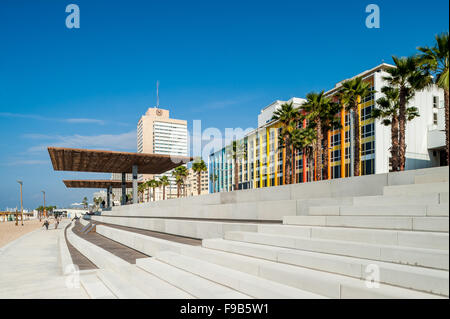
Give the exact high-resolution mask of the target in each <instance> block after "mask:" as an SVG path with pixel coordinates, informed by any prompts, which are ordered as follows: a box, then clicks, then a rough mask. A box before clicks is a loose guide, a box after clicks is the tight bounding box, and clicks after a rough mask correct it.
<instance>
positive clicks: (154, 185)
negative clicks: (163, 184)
mask: <svg viewBox="0 0 450 319" xmlns="http://www.w3.org/2000/svg"><path fill="white" fill-rule="evenodd" d="M147 183H148V187H151V188H152V190H153V201H156V192H155V189H156V188H157V187H159V182H158V181H157V180H156V179H151V180H149V181H148V182H147Z"/></svg>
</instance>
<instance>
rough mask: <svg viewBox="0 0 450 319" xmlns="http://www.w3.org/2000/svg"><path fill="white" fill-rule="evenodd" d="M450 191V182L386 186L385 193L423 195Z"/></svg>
mask: <svg viewBox="0 0 450 319" xmlns="http://www.w3.org/2000/svg"><path fill="white" fill-rule="evenodd" d="M427 193H448V182H441V183H425V184H409V185H408V184H407V185H393V186H384V188H383V195H423V194H427Z"/></svg>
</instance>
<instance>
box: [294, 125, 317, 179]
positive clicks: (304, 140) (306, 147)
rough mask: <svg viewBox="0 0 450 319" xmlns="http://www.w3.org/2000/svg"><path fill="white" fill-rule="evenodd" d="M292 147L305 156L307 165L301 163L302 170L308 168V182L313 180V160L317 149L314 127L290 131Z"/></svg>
mask: <svg viewBox="0 0 450 319" xmlns="http://www.w3.org/2000/svg"><path fill="white" fill-rule="evenodd" d="M291 140H292V145H293V147H294V149H297V150H301V151H302V152H303V154H305V157H306V160H307V163H303V170H304V171H305V170H306V168H307V167H309V171H308V175H309V180H310V181H312V180H313V159H314V152H315V151H316V147H317V130H316V128H315V127H314V126H312V125H308V126H307V127H305V128H301V129H296V130H294V131H292V135H291Z"/></svg>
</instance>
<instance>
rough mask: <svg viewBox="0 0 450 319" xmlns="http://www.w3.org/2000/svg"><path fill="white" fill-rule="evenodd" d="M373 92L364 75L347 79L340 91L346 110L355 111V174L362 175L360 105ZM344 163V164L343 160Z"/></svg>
mask: <svg viewBox="0 0 450 319" xmlns="http://www.w3.org/2000/svg"><path fill="white" fill-rule="evenodd" d="M371 93H374V92H373V91H372V89H371V84H370V83H369V82H365V81H363V79H362V77H356V78H354V79H350V80H347V81H345V82H344V83H342V89H341V90H340V92H339V98H340V100H341V102H342V103H343V104H344V105H345V109H346V111H349V112H353V122H354V125H355V134H354V150H355V156H354V158H353V163H354V165H353V167H354V171H353V175H354V176H360V175H361V168H360V161H361V152H360V150H361V137H360V136H361V132H360V125H359V120H360V116H359V105H360V103H361V100H362V99H363V98H365V97H366V96H367V95H369V94H371ZM342 143H344V141H342ZM342 155H343V154H342ZM342 157H343V156H342ZM342 165H344V161H343V160H342Z"/></svg>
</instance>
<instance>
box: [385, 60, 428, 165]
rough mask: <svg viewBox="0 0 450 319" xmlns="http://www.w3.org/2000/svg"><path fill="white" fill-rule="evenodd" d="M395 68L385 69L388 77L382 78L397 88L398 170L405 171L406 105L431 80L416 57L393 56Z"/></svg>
mask: <svg viewBox="0 0 450 319" xmlns="http://www.w3.org/2000/svg"><path fill="white" fill-rule="evenodd" d="M392 59H393V60H394V63H395V67H392V68H388V69H386V72H387V73H388V74H389V76H386V77H383V79H384V80H385V81H387V83H388V84H389V86H392V87H395V88H398V90H399V97H398V103H399V104H398V126H399V134H398V135H399V136H398V141H399V149H398V154H399V170H400V171H403V170H405V164H406V141H405V136H406V122H407V112H406V103H407V102H408V100H409V99H410V98H411V97H413V96H414V94H415V91H418V90H422V89H424V88H425V87H427V86H428V85H430V83H431V81H432V79H431V77H430V75H429V73H428V72H426V71H424V70H423V69H420V63H419V58H418V57H402V58H398V57H395V56H393V57H392Z"/></svg>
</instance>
